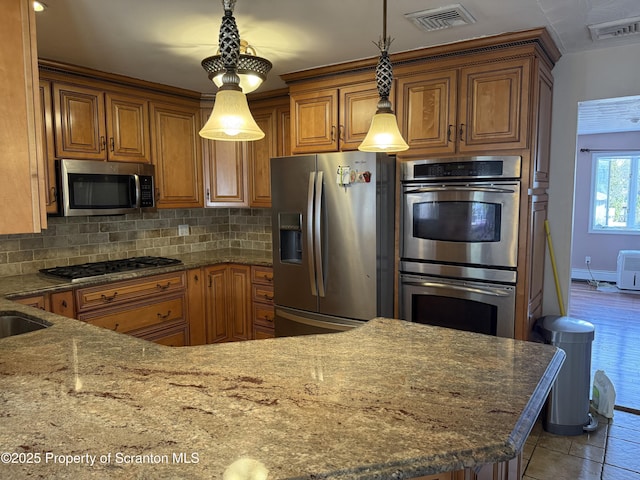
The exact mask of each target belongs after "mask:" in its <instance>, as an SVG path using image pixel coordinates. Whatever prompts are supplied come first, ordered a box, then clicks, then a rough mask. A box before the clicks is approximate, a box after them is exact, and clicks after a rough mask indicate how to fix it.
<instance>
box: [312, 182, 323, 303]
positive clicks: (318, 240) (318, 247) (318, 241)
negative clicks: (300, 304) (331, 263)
mask: <svg viewBox="0 0 640 480" xmlns="http://www.w3.org/2000/svg"><path fill="white" fill-rule="evenodd" d="M323 179H324V172H322V171H319V172H318V173H317V174H316V201H315V203H316V207H315V215H316V216H315V219H314V224H315V227H314V230H315V241H314V244H315V255H314V256H315V258H316V272H317V276H316V278H317V280H316V283H317V286H318V295H319V296H320V297H324V293H325V292H324V272H323V269H322V260H323V259H322V194H323V193H324V192H323V189H324V185H323Z"/></svg>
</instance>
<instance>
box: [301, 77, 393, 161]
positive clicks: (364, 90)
mask: <svg viewBox="0 0 640 480" xmlns="http://www.w3.org/2000/svg"><path fill="white" fill-rule="evenodd" d="M370 77H371V80H369V81H363V82H359V83H354V84H345V85H341V86H339V87H329V88H310V87H312V86H313V83H311V84H304V85H303V86H301V88H302V89H303V90H301V91H299V89H298V85H295V84H294V85H292V86H291V90H290V98H291V100H290V104H291V143H292V146H291V150H292V153H294V154H298V153H317V152H337V151H346V150H357V149H358V145H360V143H361V142H362V140H364V137H365V136H366V134H367V132H368V131H369V126H370V125H371V119H372V118H373V116H374V115H375V113H376V110H377V105H378V100H379V97H378V90H377V87H376V83H375V80H374V75H373V73H372V74H371V75H370ZM345 81H347V80H346V79H345ZM320 84H321V83H320ZM392 95H393V93H392Z"/></svg>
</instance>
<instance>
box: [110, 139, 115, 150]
mask: <svg viewBox="0 0 640 480" xmlns="http://www.w3.org/2000/svg"><path fill="white" fill-rule="evenodd" d="M109 148H111V151H112V152H113V151H115V149H116V142H115V141H114V140H113V137H111V138H109Z"/></svg>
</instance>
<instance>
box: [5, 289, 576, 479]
mask: <svg viewBox="0 0 640 480" xmlns="http://www.w3.org/2000/svg"><path fill="white" fill-rule="evenodd" d="M0 309H2V310H5V311H6V310H14V311H21V312H33V309H30V308H29V307H24V306H21V305H16V304H15V303H14V302H9V301H7V300H0ZM39 316H40V317H41V318H44V319H46V320H49V321H50V322H51V323H53V326H52V327H50V328H47V329H44V330H40V331H37V332H32V333H27V334H23V335H18V336H14V337H9V338H5V339H2V340H0V452H9V453H10V454H13V455H9V456H3V459H5V460H7V459H8V460H9V461H10V462H9V463H6V462H5V463H4V464H3V465H1V466H0V469H1V471H2V477H3V478H25V477H28V478H53V477H55V478H118V479H131V478H139V479H145V478H149V479H150V478H153V479H164V478H167V479H169V478H170V479H180V478H185V479H186V478H189V479H195V478H203V479H204V478H207V479H211V478H216V479H217V478H223V475H224V472H225V471H229V469H234V468H239V469H242V468H245V469H250V470H252V471H253V473H256V472H258V471H262V472H267V477H259V476H255V477H251V476H248V475H245V476H240V477H228V476H226V477H225V478H247V479H248V478H269V479H302V478H306V479H310V478H314V479H319V478H327V479H340V480H342V479H352V478H358V479H389V478H411V477H416V476H420V475H426V474H430V473H437V472H441V471H448V470H453V469H457V468H461V467H464V466H474V465H478V464H483V463H489V462H494V461H501V460H506V459H509V458H512V457H514V456H515V455H516V453H517V452H518V451H519V450H520V449H521V448H522V446H523V444H524V442H525V440H526V438H527V436H528V434H529V432H530V429H531V427H532V426H533V424H534V422H535V419H536V417H537V415H538V413H539V411H540V408H541V407H542V405H543V403H544V400H545V398H546V396H547V394H548V392H549V389H550V388H551V385H552V383H553V380H554V378H555V376H556V375H557V372H558V370H559V368H560V366H561V363H562V361H563V358H564V353H563V352H562V351H561V350H559V349H557V348H555V347H553V346H550V345H542V344H536V343H530V342H522V341H515V340H510V339H504V338H497V337H491V336H485V335H479V334H472V333H466V332H461V331H456V330H449V329H442V328H437V327H430V326H424V325H417V324H412V323H409V322H404V321H400V320H392V319H374V320H372V321H370V322H368V323H367V324H365V325H364V326H362V327H359V328H357V329H354V330H351V331H348V332H344V333H336V334H330V335H313V336H306V337H289V338H277V339H268V340H259V341H246V342H235V343H227V344H217V345H206V346H196V347H183V348H170V347H164V346H161V345H156V344H153V343H149V342H146V341H144V340H140V339H136V338H133V337H130V336H127V335H122V334H118V333H115V332H112V331H109V330H105V329H100V328H97V327H93V326H91V325H88V324H85V323H83V322H79V321H76V320H71V319H66V318H63V317H59V316H57V315H53V314H49V313H46V312H41V313H39ZM73 455H75V456H76V457H73ZM36 457H37V458H38V459H39V463H25V462H26V461H27V460H29V459H31V460H34V458H36ZM12 459H15V460H16V463H11V460H12ZM65 461H68V462H69V464H65V463H64V462H65ZM3 462H4V460H3ZM92 462H93V464H91V463H92Z"/></svg>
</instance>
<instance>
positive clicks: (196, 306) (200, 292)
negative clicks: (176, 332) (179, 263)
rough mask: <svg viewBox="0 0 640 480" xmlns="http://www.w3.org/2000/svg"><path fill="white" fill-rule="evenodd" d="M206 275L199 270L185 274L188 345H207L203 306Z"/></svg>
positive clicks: (192, 270)
mask: <svg viewBox="0 0 640 480" xmlns="http://www.w3.org/2000/svg"><path fill="white" fill-rule="evenodd" d="M205 276H206V274H204V275H203V272H202V270H201V269H200V268H193V269H191V270H189V271H188V272H187V302H188V304H187V305H188V308H189V317H188V319H189V344H190V345H204V344H205V343H207V322H206V318H205V311H204V308H205V305H204V284H205V281H204V278H205Z"/></svg>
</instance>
